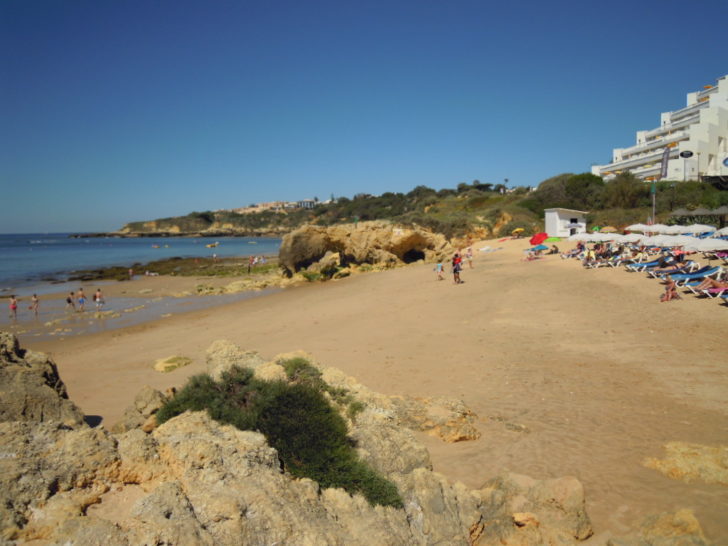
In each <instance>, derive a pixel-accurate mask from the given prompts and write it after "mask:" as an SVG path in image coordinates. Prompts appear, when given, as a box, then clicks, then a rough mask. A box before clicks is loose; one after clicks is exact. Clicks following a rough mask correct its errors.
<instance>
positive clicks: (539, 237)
mask: <svg viewBox="0 0 728 546" xmlns="http://www.w3.org/2000/svg"><path fill="white" fill-rule="evenodd" d="M548 238H549V236H548V233H537V234H536V235H534V236H533V237H531V238H530V239H529V241H528V242H529V243H531V244H532V245H540V244H541V243H543V242H544V241H545V240H546V239H548Z"/></svg>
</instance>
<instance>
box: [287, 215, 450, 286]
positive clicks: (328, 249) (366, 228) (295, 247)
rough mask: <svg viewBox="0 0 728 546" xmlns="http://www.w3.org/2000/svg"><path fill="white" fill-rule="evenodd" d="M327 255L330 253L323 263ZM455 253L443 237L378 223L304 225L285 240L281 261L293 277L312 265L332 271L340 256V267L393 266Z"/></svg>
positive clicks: (419, 230)
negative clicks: (324, 225)
mask: <svg viewBox="0 0 728 546" xmlns="http://www.w3.org/2000/svg"><path fill="white" fill-rule="evenodd" d="M327 253H330V254H328V257H327V258H326V259H325V260H324V263H321V260H322V259H324V257H325V256H327ZM451 253H452V247H451V246H450V244H449V243H448V242H447V240H446V239H445V237H444V236H443V235H441V234H437V233H432V232H429V231H426V230H424V229H422V228H419V227H415V228H404V227H396V226H394V225H392V224H390V223H387V222H382V221H378V222H361V223H359V224H356V225H354V224H346V225H336V226H330V227H322V226H303V227H301V228H299V229H297V230H295V231H293V232H292V233H289V234H288V235H286V236H284V237H283V241H282V242H281V248H280V251H279V262H280V264H281V267H282V268H283V270H284V271H285V272H286V273H287V274H288V275H289V276H290V275H293V274H295V273H296V272H298V271H301V270H302V269H306V268H309V267H311V266H313V269H314V270H316V271H322V270H324V269H326V268H329V269H330V268H331V267H332V265H333V263H334V262H335V260H336V256H338V261H339V263H338V264H337V265H340V266H343V267H347V266H349V265H356V264H365V263H366V264H379V265H380V266H384V267H392V266H395V265H401V264H405V263H412V262H416V261H419V260H427V261H433V260H436V259H438V258H444V257H445V256H448V255H450V254H451ZM314 264H317V265H314Z"/></svg>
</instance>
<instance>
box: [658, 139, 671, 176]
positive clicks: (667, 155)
mask: <svg viewBox="0 0 728 546" xmlns="http://www.w3.org/2000/svg"><path fill="white" fill-rule="evenodd" d="M669 160H670V147H669V146H668V147H667V148H665V151H664V152H662V168H661V169H660V179H662V178H665V177H666V176H667V163H668V161H669Z"/></svg>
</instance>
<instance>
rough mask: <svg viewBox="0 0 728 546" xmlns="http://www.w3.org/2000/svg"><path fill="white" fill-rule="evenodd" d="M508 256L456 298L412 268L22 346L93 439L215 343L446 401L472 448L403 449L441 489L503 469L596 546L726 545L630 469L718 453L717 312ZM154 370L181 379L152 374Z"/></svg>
mask: <svg viewBox="0 0 728 546" xmlns="http://www.w3.org/2000/svg"><path fill="white" fill-rule="evenodd" d="M485 246H491V247H492V249H495V248H497V247H498V248H501V250H498V251H495V252H488V253H486V252H480V251H479V249H480V248H483V247H485ZM525 246H527V241H525V240H520V241H519V240H512V241H483V242H480V243H476V244H474V246H473V248H474V250H475V260H474V265H475V268H474V269H472V270H471V269H469V268H468V267H467V266H466V268H465V269H464V271H463V273H462V276H463V280H464V281H465V283H464V284H462V285H455V284H453V283H452V280H451V278H450V277H447V279H446V280H445V281H437V280H436V276H435V273H434V272H433V271H432V267H431V265H430V264H424V265H422V264H412V265H409V266H405V267H401V268H396V269H392V270H386V271H383V272H380V273H378V274H376V275H354V276H352V277H348V278H345V279H341V280H336V281H329V282H327V283H322V284H318V283H315V284H314V283H311V284H305V285H301V286H295V287H290V288H288V289H286V290H282V291H280V292H277V293H273V294H268V295H266V296H265V297H260V298H252V299H247V300H244V301H239V302H232V303H227V304H225V305H220V306H216V307H210V308H207V309H204V310H198V311H192V312H189V313H184V314H178V315H173V316H171V317H168V318H165V319H162V320H157V321H152V322H146V323H144V324H138V325H134V326H130V327H126V328H121V329H118V330H114V331H109V332H100V333H94V334H89V335H82V336H76V337H69V338H66V339H65V340H60V339H54V340H47V341H43V342H37V341H35V340H33V339H32V338H28V339H26V340H24V341H23V345H24V346H26V347H28V348H30V349H32V350H41V351H44V352H47V353H49V354H50V355H51V356H52V358H53V359H54V360H55V362H56V364H57V365H58V368H59V370H60V373H61V377H62V378H63V380H64V382H65V383H66V385H67V388H68V392H69V395H70V397H71V399H72V400H74V402H75V403H76V404H78V405H79V407H80V408H81V409H82V411H84V413H86V414H88V415H94V416H99V417H100V418H102V419H103V421H102V424H103V425H104V426H107V427H110V426H111V425H112V424H113V423H114V422H115V421H116V420H117V419H118V418H119V417H120V416H121V414H122V413H123V411H124V409H125V408H126V406H128V405H129V404H130V403H131V400H132V399H133V397H134V395H135V394H136V393H137V392H138V391H139V390H140V389H141V387H143V386H144V385H147V384H148V385H150V386H152V387H154V388H157V389H159V390H162V391H163V390H165V389H166V388H168V387H170V386H181V385H182V384H183V383H184V382H185V381H186V379H187V378H188V377H189V376H191V375H194V374H197V373H201V372H203V371H205V352H206V350H207V348H208V347H209V346H210V345H211V343H212V342H213V341H215V340H217V339H228V340H230V341H232V342H233V343H235V344H237V345H239V346H240V347H241V348H243V349H246V350H255V351H258V352H260V353H261V354H262V355H263V356H264V357H266V358H267V359H269V358H272V357H273V356H275V355H276V354H279V353H283V352H290V351H295V350H305V351H307V352H309V353H310V354H312V355H313V357H314V358H315V359H316V360H318V361H319V362H321V363H322V364H324V365H327V366H334V367H337V368H340V369H342V371H344V372H345V373H346V374H347V375H351V376H353V377H355V378H356V379H357V381H358V382H360V383H362V384H364V385H366V386H368V387H369V388H371V389H373V390H375V391H377V392H381V393H383V394H389V395H411V396H416V397H437V396H448V397H454V398H458V399H461V400H463V401H464V402H465V404H466V405H467V406H468V407H470V408H471V409H472V410H473V411H474V412H475V413H476V414H477V416H478V420H477V423H476V426H477V428H478V429H479V430H480V431H481V433H482V437H481V438H480V439H479V440H476V441H470V442H459V443H456V444H445V443H442V442H440V441H439V440H435V439H432V438H430V437H428V436H425V435H420V439H421V440H422V441H423V442H424V443H425V444H426V446H427V448H428V449H429V451H430V453H431V457H432V461H433V466H434V469H435V470H436V471H437V472H441V473H443V474H445V475H446V476H447V477H448V478H449V479H451V480H459V481H462V482H463V483H465V484H466V485H468V486H470V487H479V486H480V485H481V484H482V483H483V482H484V481H485V480H486V479H488V478H491V477H493V476H495V475H497V474H498V473H499V472H500V471H502V470H503V469H510V470H512V471H514V472H519V473H523V474H528V475H531V476H533V477H534V478H549V477H556V476H565V475H573V476H576V477H577V478H578V479H579V480H581V481H582V483H583V484H584V487H585V489H586V498H587V510H588V512H589V514H590V516H591V518H592V520H593V521H594V526H595V531H596V533H597V535H599V533H601V532H605V531H607V530H609V531H611V532H614V533H615V534H619V533H621V532H624V531H625V530H629V529H631V528H634V524H635V523H636V522H638V521H640V520H641V519H642V517H644V516H645V515H648V514H654V513H657V512H661V511H670V510H672V511H674V510H676V509H680V508H685V507H687V508H691V509H693V510H694V511H695V513H696V516H697V517H698V519H699V520H700V522H701V524H702V525H703V528H704V530H705V533H706V535H707V536H708V537H712V538H714V539H715V538H716V537H721V536H726V535H728V522H726V521H725V519H724V517H723V514H722V507H724V506H726V505H728V488H726V487H725V486H720V485H710V484H704V483H701V482H693V483H690V484H688V483H684V482H682V481H678V480H672V479H670V478H667V477H666V476H663V475H662V474H660V473H658V472H656V471H655V470H651V469H648V468H646V467H645V466H644V465H643V464H642V463H643V461H644V460H645V459H646V458H648V457H661V456H663V445H664V444H666V443H667V442H670V441H682V442H693V443H696V444H702V445H719V444H722V445H726V444H728V426H727V425H726V423H728V419H727V417H728V408H727V407H726V404H725V397H726V393H727V392H728V370H726V368H725V358H724V357H723V356H722V355H724V347H723V345H724V343H723V341H722V340H723V338H724V330H725V327H724V324H725V320H726V314H725V313H726V310H725V309H724V308H723V307H724V306H723V305H719V304H718V303H717V302H716V301H703V300H700V299H697V298H692V297H690V298H688V297H686V298H684V299H683V300H680V301H675V302H668V303H660V302H659V301H658V297H659V295H660V293H661V291H662V287H661V286H660V285H659V284H658V283H657V282H656V281H651V280H648V279H646V278H645V277H644V276H643V275H640V274H631V273H626V272H624V271H622V270H617V269H612V268H604V269H595V270H585V269H583V268H582V267H581V266H580V265H579V264H578V263H576V262H575V261H573V260H561V259H560V258H559V257H558V256H549V257H546V258H545V259H543V260H536V261H533V262H523V261H521V257H522V255H523V253H522V250H523V248H524V247H525ZM150 280H151V281H155V282H160V283H161V282H162V281H164V279H162V278H153V279H150ZM168 280H169V279H168ZM171 355H181V356H185V357H187V358H190V360H191V361H192V363H191V364H190V365H189V366H187V367H184V368H179V369H176V370H174V371H173V372H170V373H168V374H161V373H159V372H155V371H154V370H153V369H152V365H153V363H154V362H155V361H156V360H157V359H160V358H166V357H169V356H171Z"/></svg>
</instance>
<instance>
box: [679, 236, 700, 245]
mask: <svg viewBox="0 0 728 546" xmlns="http://www.w3.org/2000/svg"><path fill="white" fill-rule="evenodd" d="M700 241H702V239H698V238H697V237H690V236H689V235H675V236H673V237H672V244H671V246H682V247H684V246H691V245H697V244H698V243H699V242H700Z"/></svg>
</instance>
